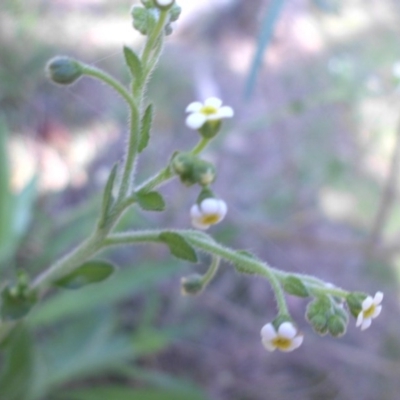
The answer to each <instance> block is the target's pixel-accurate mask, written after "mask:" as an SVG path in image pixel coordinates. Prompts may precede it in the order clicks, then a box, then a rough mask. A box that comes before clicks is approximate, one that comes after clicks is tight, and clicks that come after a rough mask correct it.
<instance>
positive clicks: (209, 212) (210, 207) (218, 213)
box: [190, 197, 228, 229]
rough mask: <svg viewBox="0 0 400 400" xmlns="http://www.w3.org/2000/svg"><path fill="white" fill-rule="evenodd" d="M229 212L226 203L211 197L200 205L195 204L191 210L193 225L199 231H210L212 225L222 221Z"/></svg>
mask: <svg viewBox="0 0 400 400" xmlns="http://www.w3.org/2000/svg"><path fill="white" fill-rule="evenodd" d="M227 211H228V207H227V205H226V203H225V202H224V201H223V200H221V199H215V198H213V197H209V198H207V199H204V200H203V201H202V202H201V203H200V205H199V204H197V203H196V204H194V205H193V206H192V208H191V209H190V216H191V218H192V225H193V226H194V227H195V228H198V229H208V228H209V227H210V225H214V224H217V223H218V222H220V221H222V220H223V219H224V217H225V215H226V213H227Z"/></svg>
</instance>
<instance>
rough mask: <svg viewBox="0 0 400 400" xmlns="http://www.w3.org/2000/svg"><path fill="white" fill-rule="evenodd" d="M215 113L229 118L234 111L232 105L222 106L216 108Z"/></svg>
mask: <svg viewBox="0 0 400 400" xmlns="http://www.w3.org/2000/svg"><path fill="white" fill-rule="evenodd" d="M217 114H218V116H219V117H220V118H231V117H233V114H234V112H233V109H232V107H228V106H224V107H221V108H220V109H219V110H218V112H217Z"/></svg>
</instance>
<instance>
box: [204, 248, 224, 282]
mask: <svg viewBox="0 0 400 400" xmlns="http://www.w3.org/2000/svg"><path fill="white" fill-rule="evenodd" d="M220 261H221V259H220V258H219V257H217V256H214V255H213V256H212V261H211V265H210V266H209V267H208V269H207V272H206V273H205V274H204V275H203V279H202V283H203V288H205V287H206V286H207V285H208V284H209V283H210V282H211V281H212V279H213V278H214V276H215V274H216V273H217V271H218V268H219V263H220Z"/></svg>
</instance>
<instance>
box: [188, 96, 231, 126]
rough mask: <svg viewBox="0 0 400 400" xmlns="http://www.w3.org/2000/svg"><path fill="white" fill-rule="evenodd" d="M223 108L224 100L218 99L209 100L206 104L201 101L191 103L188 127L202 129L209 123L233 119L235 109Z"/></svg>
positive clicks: (211, 98)
mask: <svg viewBox="0 0 400 400" xmlns="http://www.w3.org/2000/svg"><path fill="white" fill-rule="evenodd" d="M221 106H222V100H220V99H217V98H216V97H210V98H208V99H207V100H206V101H205V102H204V104H203V103H200V102H199V101H195V102H194V103H190V104H189V105H188V106H187V107H186V112H189V113H190V114H189V115H188V117H187V118H186V125H187V126H188V127H189V128H192V129H200V128H201V127H202V126H203V125H204V124H205V123H206V122H207V121H219V120H220V119H223V118H231V117H233V109H232V108H231V107H228V106H223V107H221Z"/></svg>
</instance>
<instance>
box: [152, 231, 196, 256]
mask: <svg viewBox="0 0 400 400" xmlns="http://www.w3.org/2000/svg"><path fill="white" fill-rule="evenodd" d="M159 238H160V240H161V241H162V242H164V243H165V244H166V245H167V246H168V247H169V250H170V252H171V254H172V255H174V256H175V257H177V258H181V259H182V260H186V261H190V262H193V263H195V262H197V255H196V252H195V250H194V249H193V247H192V246H190V244H189V243H188V242H187V241H186V240H185V238H184V237H183V236H181V235H179V234H178V233H175V232H163V233H161V234H160V236H159Z"/></svg>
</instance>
